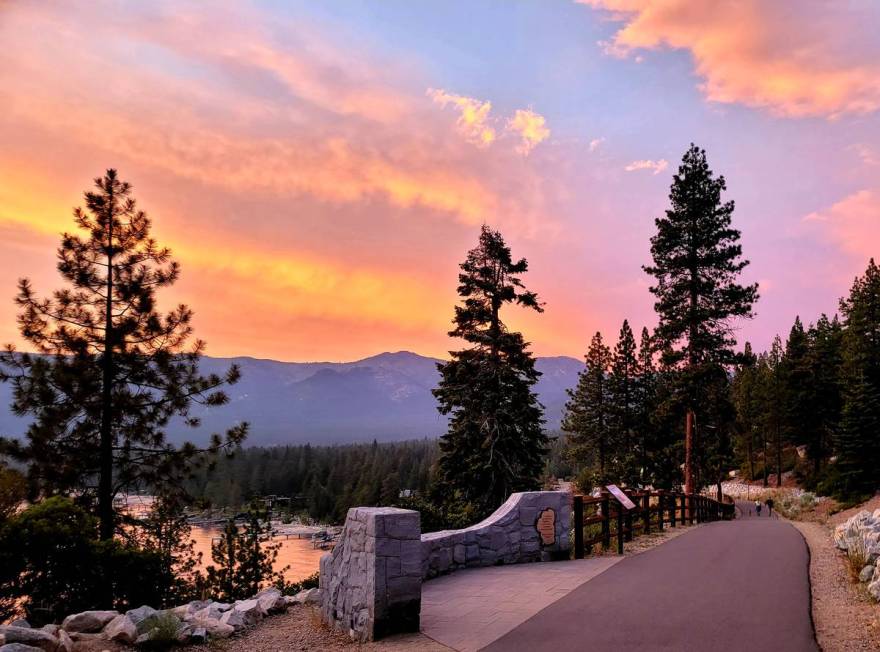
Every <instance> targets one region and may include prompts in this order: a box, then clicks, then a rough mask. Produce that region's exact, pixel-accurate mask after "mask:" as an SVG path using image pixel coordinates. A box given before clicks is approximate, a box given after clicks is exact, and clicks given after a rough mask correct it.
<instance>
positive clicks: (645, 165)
mask: <svg viewBox="0 0 880 652" xmlns="http://www.w3.org/2000/svg"><path fill="white" fill-rule="evenodd" d="M668 167H669V161H667V160H666V159H665V158H661V159H660V160H659V161H651V160H649V159H644V160H641V161H633V162H632V163H630V164H629V165H627V166H626V167H625V168H623V169H624V170H626V171H627V172H635V171H636V170H653V171H654V174H660V173H661V172H663V170H665V169H666V168H668Z"/></svg>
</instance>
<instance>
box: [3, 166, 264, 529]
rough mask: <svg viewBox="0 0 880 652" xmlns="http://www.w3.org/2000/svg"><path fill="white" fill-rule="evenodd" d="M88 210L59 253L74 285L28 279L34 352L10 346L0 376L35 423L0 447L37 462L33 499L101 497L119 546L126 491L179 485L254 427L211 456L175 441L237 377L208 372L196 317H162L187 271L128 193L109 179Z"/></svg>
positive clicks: (78, 213) (180, 313) (214, 447)
mask: <svg viewBox="0 0 880 652" xmlns="http://www.w3.org/2000/svg"><path fill="white" fill-rule="evenodd" d="M85 203H86V208H85V209H81V208H77V209H76V210H75V212H74V219H75V222H76V225H77V227H79V229H80V230H81V231H82V232H83V233H82V234H74V233H65V234H64V236H63V237H62V240H61V246H60V247H59V249H58V271H59V272H60V273H61V276H62V278H63V279H64V280H65V281H66V282H67V287H65V288H63V289H61V290H57V291H56V292H55V293H54V294H53V295H52V297H51V298H47V299H41V298H39V297H38V296H37V295H36V293H35V292H34V289H33V287H32V285H31V283H30V281H28V280H27V279H22V280H21V281H20V282H19V291H18V296H17V297H16V303H17V304H18V306H19V307H20V308H21V312H20V313H19V317H18V321H19V327H20V331H21V335H22V338H23V339H24V340H25V341H27V342H28V344H29V345H30V346H31V347H32V348H33V349H34V350H35V351H36V353H33V354H32V353H18V352H16V351H15V350H14V348H13V347H12V346H9V347H7V349H6V351H5V352H4V353H3V354H2V357H0V364H2V372H0V379H2V380H4V381H10V382H11V383H12V385H13V403H12V409H13V411H14V412H15V413H16V414H18V415H19V416H27V415H30V416H32V417H33V418H34V421H33V423H32V424H31V425H30V427H29V428H28V431H27V439H26V442H20V441H18V440H0V452H4V453H6V454H7V455H10V456H11V457H13V458H15V459H18V460H20V461H22V462H25V463H27V464H28V469H29V470H28V477H29V480H30V483H31V486H32V489H33V492H34V493H37V494H42V495H46V494H51V493H56V492H70V491H73V490H85V491H86V492H87V493H90V492H93V491H94V493H95V494H96V497H97V512H98V517H99V519H100V534H101V537H102V538H103V539H110V538H112V537H113V536H114V533H115V526H114V520H115V516H114V511H113V499H114V497H115V496H116V495H117V494H119V493H120V492H124V491H127V490H131V489H137V488H145V487H152V488H155V486H156V485H164V486H165V487H168V488H173V487H179V486H180V480H181V479H182V477H184V476H185V475H187V473H188V472H189V470H190V469H191V467H192V465H193V463H195V462H196V461H197V460H199V459H200V458H201V455H202V453H204V452H217V451H219V450H221V449H224V448H230V447H234V446H237V445H238V444H239V443H240V442H241V441H242V440H243V439H244V437H245V435H246V433H247V425H246V424H241V425H238V426H236V427H234V428H231V429H230V430H229V431H228V432H227V433H226V437H225V440H223V439H221V437H220V436H219V435H213V436H212V439H211V442H210V444H209V445H208V446H207V448H206V449H203V450H199V449H197V448H196V446H194V445H192V444H184V445H182V446H179V447H177V446H174V445H172V444H171V443H169V442H168V441H167V439H166V436H165V430H164V429H165V427H166V426H167V425H168V422H169V421H170V419H171V418H172V417H175V416H178V417H181V418H182V419H183V421H184V423H186V424H187V425H190V426H197V425H198V424H199V420H198V418H196V417H195V416H193V415H192V414H191V412H190V410H191V406H192V404H193V403H199V404H202V405H207V406H219V405H223V404H224V403H226V401H227V397H226V395H225V394H224V393H223V391H222V390H221V389H220V388H221V387H222V386H223V385H226V384H228V383H234V382H236V381H237V380H238V377H239V371H238V369H237V368H236V367H235V366H233V367H232V368H230V369H229V371H228V372H227V373H226V374H225V375H223V376H218V375H213V374H212V375H209V376H202V375H200V374H199V371H198V362H199V357H200V355H201V354H202V351H203V350H204V347H205V345H204V342H202V341H200V340H196V341H195V342H194V343H192V344H191V345H188V341H189V339H190V337H191V335H192V332H193V329H192V325H191V323H190V322H191V319H192V311H191V310H190V309H189V308H187V307H186V306H184V305H179V306H178V307H177V308H175V309H173V310H172V311H170V312H168V313H166V314H162V313H160V312H159V311H158V310H157V309H156V291H157V290H158V289H159V288H163V287H167V286H169V285H171V284H172V283H174V282H175V281H176V280H177V278H178V275H179V273H180V268H179V267H178V264H177V263H176V262H174V261H173V260H172V259H171V252H170V251H169V250H168V249H166V248H163V247H160V246H159V245H158V244H157V243H156V241H155V240H154V239H153V238H152V237H151V236H150V227H151V222H150V219H149V218H148V217H147V215H146V214H145V213H144V212H143V211H141V210H139V209H138V208H137V205H136V204H135V200H134V198H133V197H132V196H131V186H130V185H129V184H128V183H125V182H123V181H121V180H120V179H119V178H118V176H117V174H116V171H115V170H108V171H107V173H106V174H105V175H104V176H103V177H100V178H97V179H95V191H94V192H87V193H85ZM96 481H97V487H95V482H96Z"/></svg>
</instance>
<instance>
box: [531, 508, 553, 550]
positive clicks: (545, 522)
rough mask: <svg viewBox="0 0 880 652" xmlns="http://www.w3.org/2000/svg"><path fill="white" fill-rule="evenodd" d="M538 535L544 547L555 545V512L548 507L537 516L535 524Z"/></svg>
mask: <svg viewBox="0 0 880 652" xmlns="http://www.w3.org/2000/svg"><path fill="white" fill-rule="evenodd" d="M535 528H536V529H537V530H538V534H540V535H541V543H542V544H544V545H545V546H552V545H553V544H554V543H556V512H554V511H553V510H552V509H550V508H549V507H548V508H547V509H545V510H543V511H542V512H541V513H540V514H538V521H537V523H535Z"/></svg>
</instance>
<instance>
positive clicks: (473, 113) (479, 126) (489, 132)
mask: <svg viewBox="0 0 880 652" xmlns="http://www.w3.org/2000/svg"><path fill="white" fill-rule="evenodd" d="M427 95H428V97H430V98H431V100H433V101H434V102H435V103H437V104H439V105H440V106H442V107H445V106H446V105H447V104H452V106H454V107H455V108H456V109H457V110H458V113H459V115H458V120H457V121H456V125H457V126H458V130H459V131H460V132H461V133H462V134H463V135H464V137H465V139H466V140H467V141H468V142H469V143H472V144H474V145H476V146H477V147H488V146H489V145H491V144H492V143H493V142H494V141H495V137H496V136H495V129H494V128H493V127H492V126H490V124H489V121H490V117H489V113H490V112H491V111H492V102H488V101H486V102H484V101H482V100H477V99H474V98H473V97H465V96H464V95H455V94H452V93H447V92H446V91H444V90H442V89H436V88H429V89H428V91H427Z"/></svg>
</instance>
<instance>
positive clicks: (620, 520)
mask: <svg viewBox="0 0 880 652" xmlns="http://www.w3.org/2000/svg"><path fill="white" fill-rule="evenodd" d="M617 554H618V555H622V554H623V508H622V507H621V506H620V505H617Z"/></svg>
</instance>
